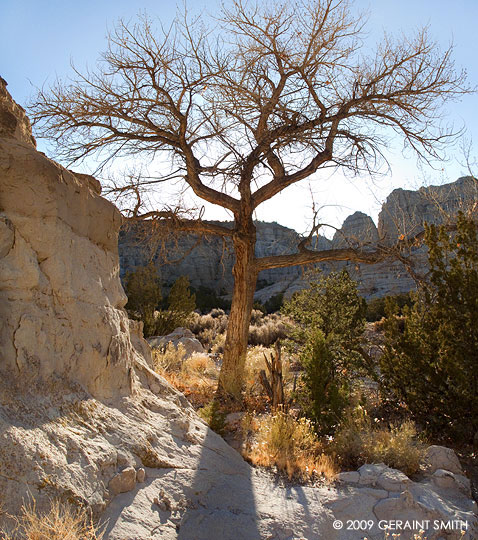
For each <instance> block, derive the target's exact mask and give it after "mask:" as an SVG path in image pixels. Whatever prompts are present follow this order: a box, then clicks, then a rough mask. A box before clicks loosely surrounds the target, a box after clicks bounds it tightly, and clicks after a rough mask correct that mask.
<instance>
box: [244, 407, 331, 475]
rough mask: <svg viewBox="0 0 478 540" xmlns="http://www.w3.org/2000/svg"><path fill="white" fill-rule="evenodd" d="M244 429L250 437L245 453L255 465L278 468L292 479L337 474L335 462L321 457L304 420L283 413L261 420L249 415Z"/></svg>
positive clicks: (318, 446) (311, 430)
mask: <svg viewBox="0 0 478 540" xmlns="http://www.w3.org/2000/svg"><path fill="white" fill-rule="evenodd" d="M242 428H243V430H244V431H245V432H246V436H247V437H248V439H247V440H248V442H247V443H246V446H245V448H244V452H243V453H244V456H245V457H246V459H248V460H249V461H250V462H251V463H253V464H254V465H262V466H265V467H272V466H275V467H277V469H278V470H279V471H281V472H284V473H286V474H287V476H288V477H289V479H291V478H292V477H296V478H299V479H308V478H311V477H313V476H325V477H327V478H332V477H333V476H334V475H335V474H336V468H335V465H334V463H333V460H332V459H331V458H330V457H328V456H326V455H324V454H323V453H322V451H321V445H320V443H319V441H318V439H317V436H316V435H315V433H314V430H313V427H312V425H311V424H310V422H309V421H308V420H306V419H305V418H300V419H296V418H294V417H292V416H291V415H289V414H287V413H285V412H282V411H280V412H278V413H276V414H274V415H264V416H262V417H255V416H254V415H252V414H246V415H245V417H244V419H243V423H242Z"/></svg>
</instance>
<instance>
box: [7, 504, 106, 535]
mask: <svg viewBox="0 0 478 540" xmlns="http://www.w3.org/2000/svg"><path fill="white" fill-rule="evenodd" d="M13 519H14V521H15V524H14V526H13V527H12V529H11V530H9V531H8V532H7V531H4V530H3V531H0V540H13V539H17V538H23V539H25V540H101V539H102V538H103V534H102V533H101V532H99V531H98V529H97V528H96V527H95V526H94V524H93V522H92V520H91V518H90V517H89V515H88V513H87V511H86V510H82V509H76V508H75V509H74V508H72V507H70V506H67V505H65V504H62V503H60V502H59V501H53V502H52V504H51V507H50V510H49V511H48V512H45V513H41V512H38V511H37V509H36V508H35V504H33V503H32V504H30V505H25V506H23V508H22V514H21V515H20V517H14V518H13Z"/></svg>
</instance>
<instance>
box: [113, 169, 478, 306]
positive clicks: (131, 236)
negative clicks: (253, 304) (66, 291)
mask: <svg viewBox="0 0 478 540" xmlns="http://www.w3.org/2000/svg"><path fill="white" fill-rule="evenodd" d="M477 200H478V187H477V184H476V182H475V181H474V180H473V179H472V178H471V177H463V178H460V179H458V180H457V181H456V182H453V183H451V184H445V185H443V186H430V187H426V188H421V189H419V190H418V191H410V190H404V189H396V190H394V191H393V192H392V193H391V194H390V195H389V197H388V198H387V200H386V202H385V203H384V205H383V207H382V210H381V212H380V214H379V219H378V227H377V226H376V225H375V223H374V222H373V220H372V218H370V216H367V215H366V214H364V213H363V212H355V213H354V214H352V215H350V216H349V217H348V218H347V219H346V220H345V221H344V223H343V225H342V228H341V229H340V231H337V232H336V233H335V235H334V237H333V239H332V240H328V239H327V238H325V237H323V236H317V237H316V238H315V239H314V241H313V243H312V246H313V248H314V249H317V250H324V249H331V248H343V247H360V246H362V247H365V249H367V246H370V248H372V247H373V246H374V245H376V244H377V243H378V242H380V243H383V244H385V245H392V244H394V243H395V242H396V241H397V240H398V239H399V238H400V237H401V235H405V236H413V235H415V234H417V233H418V232H420V231H421V230H423V223H424V222H428V223H443V222H444V221H446V220H447V219H449V217H450V216H453V215H456V213H457V212H458V211H459V210H460V209H461V210H467V209H470V207H471V206H472V205H473V204H475V201H477ZM137 227H139V226H137ZM142 227H143V229H142V234H140V235H138V233H137V229H130V230H124V231H123V233H122V234H121V235H120V241H119V253H120V263H121V272H122V275H124V274H125V273H126V272H127V271H131V270H133V269H134V268H135V267H136V266H141V265H144V264H146V263H147V262H148V261H149V260H150V259H152V260H153V261H155V263H156V265H157V267H158V272H159V273H160V274H161V277H162V279H163V282H164V283H166V284H170V283H172V282H173V281H174V280H175V279H177V278H178V277H179V276H181V275H186V276H188V277H189V279H190V281H191V284H192V285H193V286H194V287H198V286H200V285H203V286H206V287H208V288H211V289H214V290H215V291H216V292H217V293H219V294H221V293H229V292H231V290H232V265H233V262H234V257H233V253H232V249H231V245H230V243H229V242H227V241H226V242H223V241H222V240H220V239H217V238H213V237H212V238H207V239H204V240H203V241H201V240H200V239H199V238H198V237H197V236H194V235H187V236H183V237H178V238H177V239H176V240H175V241H174V242H172V241H169V242H166V244H163V245H162V248H163V249H162V250H160V249H157V248H156V247H153V248H151V246H154V242H151V232H150V230H149V229H148V224H143V225H142ZM140 238H141V240H140ZM299 241H300V237H299V235H298V234H297V233H296V232H295V231H293V230H291V229H288V228H286V227H283V226H282V225H278V224H277V223H262V222H258V223H257V245H256V254H257V256H259V257H262V256H266V255H282V254H286V253H294V252H295V251H296V250H297V245H298V243H299ZM147 246H149V247H147ZM412 259H413V260H414V263H415V266H416V269H417V272H418V273H424V272H425V270H426V250H425V249H424V248H421V249H414V250H413V252H412ZM168 260H169V262H168ZM318 267H319V268H320V269H321V270H322V271H323V272H325V273H326V274H327V273H329V272H331V271H332V270H339V269H341V268H344V267H346V268H347V269H348V270H349V273H350V274H351V276H352V277H353V278H354V279H356V280H357V281H358V284H359V290H360V292H361V294H362V295H363V296H365V297H366V298H368V299H370V298H374V297H381V296H386V295H390V294H400V293H405V292H408V291H410V290H412V289H414V288H415V282H414V281H413V279H412V278H411V276H410V275H409V273H408V272H407V270H406V269H405V267H404V266H403V265H402V264H401V263H399V262H397V261H393V260H388V261H384V262H381V263H379V264H374V265H358V266H357V265H355V264H347V263H323V264H319V265H318ZM305 270H306V269H305V268H303V267H297V266H296V267H289V268H278V269H272V270H267V271H266V272H262V273H261V274H259V279H258V290H257V291H256V295H255V298H256V300H259V301H261V302H265V301H266V300H268V299H269V298H270V297H271V296H274V295H275V294H279V293H284V294H286V295H290V294H292V293H293V292H295V291H297V290H300V289H302V288H304V287H305V286H306V282H305V281H304V277H303V276H304V272H305Z"/></svg>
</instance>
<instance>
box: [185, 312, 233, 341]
mask: <svg viewBox="0 0 478 540" xmlns="http://www.w3.org/2000/svg"><path fill="white" fill-rule="evenodd" d="M227 321H228V317H227V315H226V314H225V313H224V311H223V310H222V309H214V310H212V311H211V313H208V314H207V315H200V314H199V313H193V314H192V317H191V322H190V324H189V328H190V329H191V331H192V332H193V333H194V334H195V335H196V337H197V338H198V339H199V341H200V342H201V343H202V345H203V346H204V347H205V348H207V349H211V348H212V347H213V346H214V344H215V343H217V341H218V340H220V338H219V336H220V335H221V334H224V333H225V331H226V328H227Z"/></svg>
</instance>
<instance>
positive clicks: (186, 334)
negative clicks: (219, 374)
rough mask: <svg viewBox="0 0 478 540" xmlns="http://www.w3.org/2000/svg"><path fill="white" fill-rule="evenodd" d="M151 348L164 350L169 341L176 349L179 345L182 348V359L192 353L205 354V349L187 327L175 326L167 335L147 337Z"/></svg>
mask: <svg viewBox="0 0 478 540" xmlns="http://www.w3.org/2000/svg"><path fill="white" fill-rule="evenodd" d="M147 342H148V343H149V345H150V347H151V348H152V349H162V350H164V349H165V348H166V347H167V346H168V344H169V343H171V344H172V345H173V346H174V347H175V349H176V350H178V348H179V346H180V345H181V347H182V349H183V358H182V359H183V360H185V359H186V358H190V357H191V356H192V355H193V354H205V353H206V351H205V350H204V347H203V346H202V344H201V342H200V341H199V340H198V339H196V337H195V336H194V334H193V333H192V332H191V330H188V329H187V328H176V329H175V330H174V331H173V332H171V333H170V334H168V335H167V336H153V337H150V338H148V339H147Z"/></svg>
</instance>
